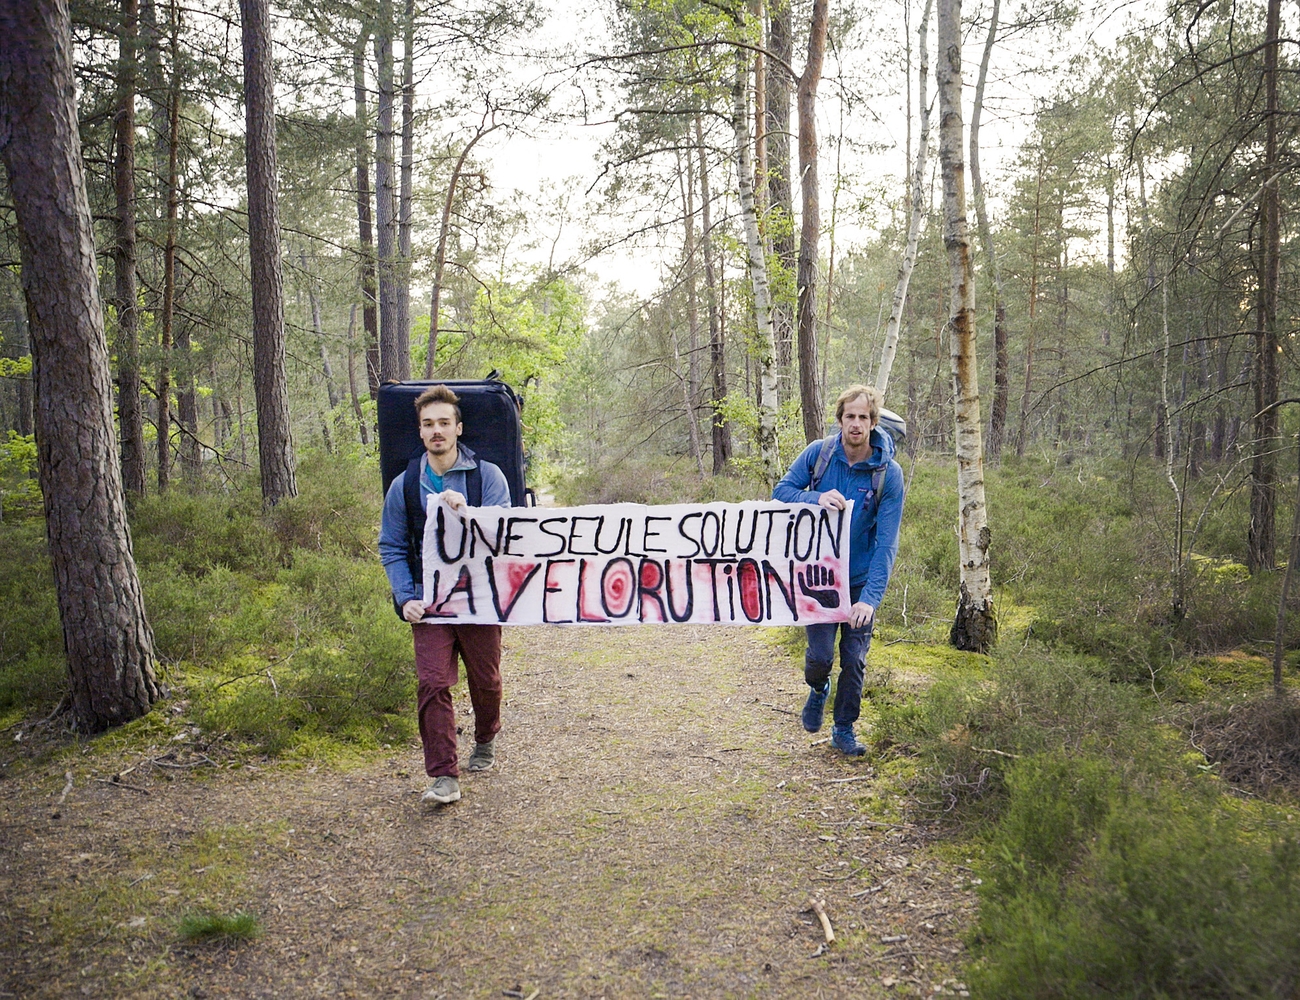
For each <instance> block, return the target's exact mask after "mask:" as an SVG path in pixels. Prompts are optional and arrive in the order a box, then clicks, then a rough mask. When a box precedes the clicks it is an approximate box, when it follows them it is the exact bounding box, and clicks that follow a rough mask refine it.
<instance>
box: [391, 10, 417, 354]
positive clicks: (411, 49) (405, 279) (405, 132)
mask: <svg viewBox="0 0 1300 1000" xmlns="http://www.w3.org/2000/svg"><path fill="white" fill-rule="evenodd" d="M404 24H405V28H406V32H405V34H406V39H405V41H406V45H405V51H404V52H403V54H402V170H401V181H400V184H399V194H398V201H397V267H396V269H395V280H396V284H397V289H396V296H397V301H396V314H397V329H398V330H399V331H400V334H401V336H400V339H401V340H402V341H404V342H405V343H406V345H407V355H408V357H409V355H410V345H411V211H412V209H411V195H412V190H411V182H412V177H411V175H412V171H413V167H414V163H415V0H406V17H405V21H404ZM407 369H408V374H407V377H408V378H409V377H410V374H409V369H410V361H409V360H408V361H407Z"/></svg>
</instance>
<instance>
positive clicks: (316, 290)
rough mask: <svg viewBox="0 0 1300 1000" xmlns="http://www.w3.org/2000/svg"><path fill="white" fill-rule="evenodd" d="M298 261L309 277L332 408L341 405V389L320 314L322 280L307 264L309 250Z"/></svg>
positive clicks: (313, 321)
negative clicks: (336, 382)
mask: <svg viewBox="0 0 1300 1000" xmlns="http://www.w3.org/2000/svg"><path fill="white" fill-rule="evenodd" d="M298 262H299V264H300V265H301V266H302V273H303V277H305V278H306V279H307V301H308V304H309V305H310V307H311V332H312V333H313V334H315V336H316V347H317V348H318V349H319V351H320V370H321V375H322V376H324V382H325V395H326V396H327V397H328V398H329V402H330V410H331V411H332V410H334V409H335V408H337V407H338V405H339V390H338V388H337V386H335V385H334V366H333V365H331V364H330V352H329V350H328V348H327V346H326V344H325V325H324V324H323V323H322V322H321V315H320V280H319V279H318V278H317V277H316V275H314V274H313V273H312V272H311V269H310V268H308V266H307V251H306V250H299V251H298Z"/></svg>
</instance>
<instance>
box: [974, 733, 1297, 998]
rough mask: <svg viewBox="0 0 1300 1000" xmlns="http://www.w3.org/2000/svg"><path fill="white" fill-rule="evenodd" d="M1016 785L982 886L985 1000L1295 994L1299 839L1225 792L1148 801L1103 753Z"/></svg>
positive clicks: (1033, 771)
mask: <svg viewBox="0 0 1300 1000" xmlns="http://www.w3.org/2000/svg"><path fill="white" fill-rule="evenodd" d="M1007 784H1008V788H1009V792H1010V795H1009V801H1008V805H1007V810H1006V814H1005V816H1004V818H1003V820H1002V822H1001V823H1000V824H999V826H998V828H997V830H996V831H995V833H994V835H993V837H992V843H991V850H990V851H989V852H988V858H989V860H988V869H987V875H988V877H987V878H986V879H985V881H984V885H983V887H982V889H981V906H980V917H979V923H978V925H977V928H976V933H975V941H976V944H977V955H978V958H977V961H976V962H975V963H974V965H973V967H972V969H971V970H970V982H971V985H972V990H973V992H974V995H976V996H983V997H997V998H999V1000H1003V998H1006V1000H1016V998H1026V1000H1027V998H1046V997H1061V998H1066V997H1070V998H1079V997H1098V998H1100V997H1131V998H1139V997H1168V998H1171V1000H1172V998H1193V997H1242V998H1245V997H1289V996H1292V995H1293V991H1294V989H1295V987H1296V984H1297V981H1298V980H1300V893H1298V892H1297V889H1298V888H1300V884H1298V883H1300V841H1297V839H1296V836H1295V834H1294V832H1291V831H1289V830H1288V831H1286V832H1280V831H1279V830H1278V828H1277V827H1276V826H1275V825H1274V824H1273V823H1272V822H1271V821H1270V820H1271V817H1267V816H1260V815H1251V814H1250V813H1249V812H1248V811H1247V810H1246V809H1245V808H1244V807H1243V806H1242V805H1241V804H1240V803H1237V802H1235V801H1233V800H1229V799H1225V798H1223V797H1221V796H1219V795H1218V794H1217V793H1216V792H1215V791H1214V790H1213V789H1210V790H1202V791H1201V792H1200V793H1197V792H1194V791H1191V790H1188V789H1172V788H1163V789H1160V790H1155V791H1151V790H1144V789H1143V788H1141V787H1140V786H1139V785H1137V784H1135V783H1133V782H1124V781H1121V780H1120V779H1119V778H1118V777H1117V775H1116V773H1115V772H1114V770H1113V768H1112V766H1111V764H1110V762H1109V761H1106V760H1104V759H1102V758H1098V757H1095V756H1083V757H1076V756H1069V755H1066V754H1064V753H1060V752H1054V753H1049V754H1043V755H1040V756H1037V757H1033V758H1029V759H1027V760H1024V761H1022V762H1020V763H1018V764H1017V765H1016V767H1015V768H1014V769H1013V770H1012V772H1011V774H1010V775H1009V776H1008V782H1007ZM1261 819H1262V820H1263V822H1261Z"/></svg>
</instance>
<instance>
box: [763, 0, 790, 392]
mask: <svg viewBox="0 0 1300 1000" xmlns="http://www.w3.org/2000/svg"><path fill="white" fill-rule="evenodd" d="M767 10H768V24H767V44H768V48H769V51H770V52H771V53H772V57H773V58H771V59H767V60H764V62H765V64H766V69H765V73H764V77H765V81H764V82H765V86H764V88H763V90H764V94H763V105H764V110H765V111H766V116H767V127H766V128H765V129H764V139H765V140H766V141H765V142H764V144H763V145H764V151H765V153H766V156H767V171H766V174H767V194H768V197H767V203H768V205H769V206H770V209H769V213H768V229H767V231H768V234H769V238H770V239H771V242H772V249H773V250H774V251H775V253H776V259H777V260H778V261H780V263H781V267H782V268H783V269H784V270H785V271H786V272H787V273H788V274H793V273H794V272H795V270H796V267H797V263H798V245H797V243H796V241H795V234H794V186H793V185H792V184H791V182H790V96H791V93H792V92H793V90H794V87H795V79H794V77H793V75H791V72H790V64H791V63H792V62H793V61H794V23H793V22H794V19H793V15H792V13H791V10H790V0H769V2H768V5H767ZM772 324H773V331H774V334H775V336H776V367H777V371H778V372H779V373H780V374H781V375H782V376H783V377H787V376H788V375H789V373H790V365H791V360H792V354H793V344H794V313H793V311H792V310H791V309H790V307H789V303H788V302H787V301H786V300H785V298H784V293H779V294H778V295H777V296H776V301H775V302H774V303H773V304H772ZM782 391H784V390H782Z"/></svg>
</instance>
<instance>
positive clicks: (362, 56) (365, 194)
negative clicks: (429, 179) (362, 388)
mask: <svg viewBox="0 0 1300 1000" xmlns="http://www.w3.org/2000/svg"><path fill="white" fill-rule="evenodd" d="M369 41H370V31H369V29H368V28H364V27H363V28H362V29H361V34H360V35H359V36H358V38H357V42H356V45H355V46H354V47H353V49H352V93H353V97H354V99H355V101H356V115H357V126H356V127H357V230H358V242H359V244H360V248H359V254H360V257H361V279H360V281H361V319H362V325H363V327H364V329H365V331H366V337H365V341H366V342H365V357H366V382H367V383H368V384H369V386H370V398H371V399H374V398H375V396H376V395H378V393H379V318H378V315H377V313H376V311H375V301H376V300H375V295H376V292H375V241H374V234H373V233H372V232H371V221H370V145H369V143H368V141H367V132H368V128H367V112H366V103H367V102H366V44H367V43H368V42H369Z"/></svg>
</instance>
